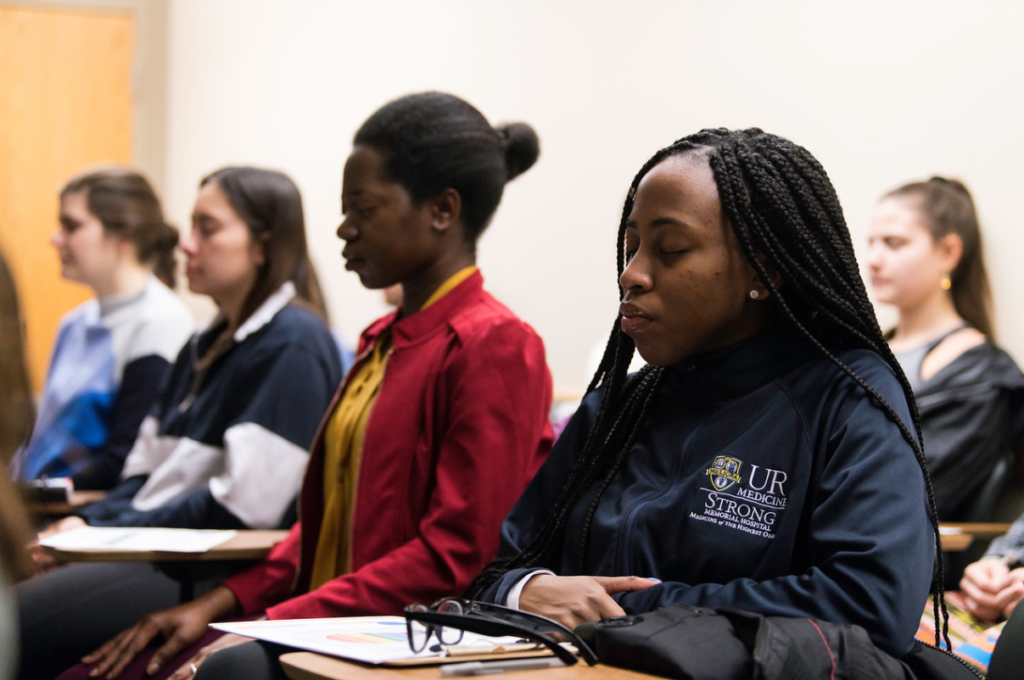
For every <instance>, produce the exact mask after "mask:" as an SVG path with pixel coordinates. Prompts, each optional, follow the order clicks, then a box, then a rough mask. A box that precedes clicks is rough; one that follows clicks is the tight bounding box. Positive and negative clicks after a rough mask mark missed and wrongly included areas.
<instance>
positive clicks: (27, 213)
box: [0, 6, 134, 392]
mask: <svg viewBox="0 0 1024 680" xmlns="http://www.w3.org/2000/svg"><path fill="white" fill-rule="evenodd" d="M133 33H134V30H133V18H132V16H131V15H130V14H128V13H116V12H103V13H100V12H92V11H80V12H76V11H68V10H50V9H36V8H23V7H17V6H13V7H12V6H0V249H2V250H3V252H4V256H5V257H6V258H7V260H8V262H9V263H10V265H11V269H12V270H13V272H14V276H15V279H16V281H17V284H18V293H19V296H20V299H21V306H22V312H23V313H24V314H25V316H26V325H27V330H28V355H29V356H28V360H29V368H30V371H31V377H32V384H33V388H34V389H35V390H36V392H39V391H41V388H42V384H43V379H44V377H45V374H46V366H47V362H48V361H49V355H50V348H51V346H52V344H53V340H54V336H55V334H56V330H57V324H58V322H59V321H60V317H61V316H63V315H64V314H65V313H66V312H67V311H68V310H70V309H71V308H72V307H74V306H75V305H77V304H78V303H80V302H82V301H84V300H87V299H88V298H89V297H90V296H91V295H92V292H91V291H90V290H89V289H88V288H86V287H85V286H82V285H80V284H75V283H69V282H66V281H64V280H62V279H61V278H60V266H59V263H58V260H57V255H56V253H55V252H54V250H53V248H52V247H51V246H50V244H49V238H50V234H51V233H53V231H54V230H55V229H56V228H57V212H58V200H57V192H58V191H59V190H60V187H61V186H62V185H63V183H64V182H65V181H66V180H67V179H68V177H70V176H71V175H73V174H75V173H76V172H78V171H80V170H82V169H84V168H86V167H88V166H90V165H95V164H97V163H111V162H113V163H121V164H128V163H130V162H131V159H132V113H133V111H132V55H133V41H134V37H133Z"/></svg>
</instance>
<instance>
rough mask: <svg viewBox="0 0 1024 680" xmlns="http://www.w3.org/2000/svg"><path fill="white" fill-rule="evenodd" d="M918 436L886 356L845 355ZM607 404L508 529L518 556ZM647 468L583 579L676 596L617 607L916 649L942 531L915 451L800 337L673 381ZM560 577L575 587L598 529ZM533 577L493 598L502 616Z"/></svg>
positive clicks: (648, 596)
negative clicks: (716, 615)
mask: <svg viewBox="0 0 1024 680" xmlns="http://www.w3.org/2000/svg"><path fill="white" fill-rule="evenodd" d="M839 357H840V359H841V360H842V361H843V362H845V363H846V364H847V365H848V366H850V367H851V368H853V370H854V371H855V372H856V373H857V374H858V375H860V376H861V377H862V378H864V379H865V380H866V381H867V382H868V384H869V385H871V386H872V387H874V389H875V390H877V391H878V393H879V394H880V395H881V396H882V398H884V399H885V400H886V401H887V402H888V403H889V404H890V405H892V407H893V409H894V410H895V411H896V413H897V414H899V416H900V418H902V419H903V421H904V422H905V423H908V424H909V423H911V419H910V413H909V409H908V406H907V401H906V398H905V397H904V394H903V391H902V389H901V388H900V385H899V383H898V382H897V380H896V377H895V375H894V374H893V372H892V370H891V369H890V368H889V366H888V365H886V364H885V363H884V361H883V360H882V359H881V357H879V356H878V355H877V354H875V353H873V352H868V351H863V350H854V351H847V352H842V353H840V354H839ZM599 404H600V394H599V393H598V392H594V393H591V394H590V395H588V396H587V398H586V399H585V400H584V401H583V404H582V406H581V407H580V409H579V411H578V412H577V413H576V415H575V416H574V417H573V419H572V420H571V421H570V423H569V425H568V426H567V428H566V430H565V432H564V433H563V434H562V436H561V438H560V439H559V440H558V442H557V443H556V445H555V448H554V450H553V451H552V453H551V456H550V457H549V458H548V460H547V462H546V463H545V464H544V466H543V467H542V468H541V470H540V472H539V473H538V474H537V476H536V477H535V478H534V480H533V482H532V484H531V485H530V486H529V488H528V489H527V490H526V492H525V494H524V495H523V496H522V498H520V500H519V501H518V503H517V504H516V506H515V507H514V508H513V510H512V512H511V513H510V514H509V516H508V517H507V518H506V520H505V522H504V524H503V525H502V536H501V538H502V553H505V552H506V551H512V553H516V552H519V551H521V550H522V548H523V547H524V546H525V545H526V543H527V542H528V541H529V539H530V537H531V536H532V535H533V533H534V532H535V531H536V529H537V528H538V527H539V526H540V524H541V523H543V521H544V520H545V519H546V518H547V516H548V514H549V512H550V509H551V507H552V505H553V503H554V500H555V498H556V497H557V495H558V492H559V490H560V489H561V487H562V486H563V484H564V481H565V479H566V477H567V475H568V473H569V470H570V469H571V467H572V465H573V462H574V459H575V454H576V452H577V451H578V450H579V449H581V448H582V446H583V442H584V440H585V438H586V434H587V432H588V430H589V429H590V427H591V425H592V423H593V421H594V419H595V417H596V413H597V409H598V406H599ZM642 428H643V429H642V431H641V432H640V434H639V435H638V437H637V440H636V443H635V445H634V446H633V449H632V451H631V452H630V454H629V455H628V456H627V458H626V459H625V461H624V462H623V464H622V467H621V468H620V469H619V471H618V473H617V474H616V476H615V478H614V479H613V480H612V482H611V485H610V486H609V487H608V489H607V490H606V491H605V492H604V494H603V495H602V497H601V500H600V502H599V504H598V506H597V510H596V512H595V514H594V518H593V522H592V525H591V528H590V532H589V540H588V541H587V544H586V556H585V562H584V564H585V569H584V573H586V574H589V575H595V576H617V575H636V576H643V577H654V578H658V579H661V580H662V581H663V583H661V584H659V585H656V586H654V587H652V588H649V589H647V590H643V591H637V592H630V593H620V594H618V595H616V596H615V599H616V600H617V601H618V602H619V604H620V605H621V606H622V608H623V609H624V610H625V611H626V612H627V613H638V612H645V611H651V610H654V609H657V608H659V607H662V606H665V605H669V604H675V603H685V604H691V605H699V606H707V607H721V606H728V607H736V608H739V609H744V610H748V611H754V612H760V613H762V614H768V615H780V616H794V617H804V616H809V617H814V618H820V619H823V620H826V621H833V622H838V623H850V624H858V625H861V626H863V627H865V628H866V629H867V630H868V632H869V633H870V635H871V638H872V640H873V641H874V642H875V644H877V645H878V646H879V647H881V648H882V649H884V650H886V651H888V652H890V653H892V654H896V655H902V654H905V653H906V652H908V651H909V650H910V648H911V646H912V644H913V636H914V633H915V631H916V629H917V625H918V620H919V618H920V616H921V612H922V610H923V607H924V604H925V600H926V599H927V596H928V590H929V583H930V581H931V575H932V565H933V549H934V543H933V539H932V529H931V524H930V522H929V519H928V514H927V504H926V496H925V489H924V479H923V475H922V473H921V469H920V467H919V466H918V463H917V461H916V459H915V457H914V453H913V449H912V448H911V447H910V445H909V444H908V443H907V442H906V440H904V439H903V437H902V436H901V434H900V432H899V430H898V429H897V426H896V425H895V424H894V423H893V422H892V421H890V420H889V419H888V418H887V417H886V415H885V413H884V412H883V411H882V410H881V409H879V408H878V407H877V406H876V405H875V404H874V403H872V400H871V399H870V398H869V397H868V395H867V394H866V393H865V392H864V390H863V389H861V388H860V387H858V386H857V385H856V384H855V383H854V382H853V381H852V380H851V379H850V378H849V377H848V376H847V375H846V374H845V373H843V372H842V371H841V370H840V369H839V368H838V367H837V366H835V365H834V364H833V363H831V362H830V361H829V360H827V359H826V358H824V357H823V356H821V355H820V354H817V353H816V351H815V350H814V349H813V348H812V347H810V346H809V345H807V344H806V343H805V342H803V341H802V340H799V339H798V338H797V337H796V336H795V335H794V334H793V333H791V332H790V331H789V330H788V329H779V330H775V331H772V332H770V333H765V334H762V335H760V336H758V337H757V338H754V339H752V340H750V341H747V342H745V343H743V344H741V345H738V346H736V347H733V348H730V349H728V350H725V351H723V352H720V353H717V354H714V355H708V356H705V357H701V358H696V359H693V360H691V361H688V362H686V363H684V364H682V365H679V366H673V367H671V368H668V369H666V375H665V377H664V379H663V381H662V384H661V387H660V392H659V394H658V395H657V397H656V399H655V401H654V402H653V404H652V406H651V411H650V413H649V415H648V417H647V420H646V421H645V423H644V424H643V425H642ZM595 493H596V485H595V488H593V489H591V490H590V491H589V492H588V493H587V494H585V495H584V497H583V498H582V500H581V502H580V503H579V505H578V506H577V507H576V508H575V510H574V511H573V513H572V514H571V516H570V519H569V523H568V525H567V530H566V536H568V537H570V538H569V539H567V540H566V544H565V546H564V548H563V551H562V557H561V560H560V561H559V563H558V564H547V565H540V566H542V567H545V568H549V569H551V570H552V571H554V572H555V573H557V574H561V575H573V574H575V572H576V570H575V565H576V561H577V560H576V557H577V554H578V545H579V541H578V539H577V538H576V537H579V536H580V535H581V533H582V525H583V521H584V515H585V513H586V510H587V508H588V507H589V506H590V504H591V502H592V500H593V497H594V494H595ZM528 571H529V570H514V571H511V572H509V573H507V574H506V575H505V576H504V577H503V578H502V579H501V580H499V581H498V582H497V583H496V584H494V585H493V586H492V587H491V588H490V589H489V590H488V591H486V592H485V593H484V596H483V599H488V600H490V601H493V602H505V600H506V598H507V595H508V593H509V591H510V590H511V588H512V587H513V586H514V585H515V583H516V582H517V581H518V580H519V578H521V577H522V576H523V575H524V574H525V573H527V572H528Z"/></svg>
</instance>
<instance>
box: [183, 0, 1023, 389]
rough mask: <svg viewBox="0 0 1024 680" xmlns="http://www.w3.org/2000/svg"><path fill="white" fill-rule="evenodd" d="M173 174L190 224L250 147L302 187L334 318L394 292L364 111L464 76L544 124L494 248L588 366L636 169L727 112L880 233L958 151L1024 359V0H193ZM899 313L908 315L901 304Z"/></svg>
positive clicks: (532, 308)
mask: <svg viewBox="0 0 1024 680" xmlns="http://www.w3.org/2000/svg"><path fill="white" fill-rule="evenodd" d="M169 16H170V41H169V73H168V98H169V109H168V118H167V131H168V144H167V153H168V162H167V172H166V177H167V186H166V197H167V200H168V204H169V212H170V214H171V215H172V216H173V218H174V219H175V220H176V221H177V222H178V223H179V224H180V225H182V226H184V225H186V223H187V218H188V214H189V211H190V209H191V201H192V199H193V198H194V193H195V187H196V184H197V182H198V180H199V178H200V177H201V176H202V174H204V173H205V172H208V171H210V170H212V169H214V168H216V167H218V166H220V165H224V164H227V163H253V164H260V165H265V166H271V167H276V168H280V169H282V170H285V171H287V172H288V173H290V174H291V175H292V176H293V177H294V178H295V179H296V180H297V181H298V183H299V185H300V186H301V188H302V190H303V192H304V196H305V204H306V214H307V219H308V222H309V233H310V238H311V242H312V244H313V251H314V259H315V261H316V264H317V266H318V268H319V272H320V275H321V278H322V280H323V282H324V284H325V288H326V289H327V293H328V296H329V300H330V303H331V310H332V313H333V315H334V321H335V325H337V326H338V327H339V328H340V330H341V331H342V334H343V336H344V337H345V338H346V339H348V340H349V341H353V340H354V339H355V337H356V336H357V334H358V331H359V329H360V328H361V327H362V326H364V325H365V324H366V323H367V322H369V321H370V320H372V319H373V318H374V317H375V316H376V315H378V314H380V313H381V311H382V310H383V305H382V303H381V302H380V296H379V293H376V292H368V291H365V290H363V289H362V288H361V287H360V286H359V283H358V281H357V279H356V278H355V276H354V275H351V274H348V273H346V272H344V270H343V269H342V267H341V262H340V258H339V252H340V249H341V245H340V242H339V241H338V240H337V239H336V238H335V236H334V228H335V226H336V225H337V222H338V217H339V201H338V194H339V189H340V187H339V184H340V177H341V166H342V163H343V161H344V158H345V156H346V154H347V153H348V150H349V143H350V140H351V137H352V134H353V132H354V131H355V129H356V128H357V127H358V125H359V124H360V123H361V122H362V120H363V119H364V118H365V117H366V116H367V115H368V114H370V113H371V112H372V111H373V110H374V109H375V108H377V107H378V106H379V105H381V104H383V103H384V102H385V101H387V100H389V99H391V98H393V97H396V96H399V95H401V94H405V93H407V92H412V91H420V90H425V89H441V90H447V91H450V92H453V93H455V94H458V95H460V96H462V97H464V98H466V99H468V100H469V101H471V102H472V103H473V104H475V105H476V106H477V107H478V108H479V109H480V110H481V111H483V113H484V114H485V115H486V116H488V117H489V118H490V119H491V120H492V122H493V121H501V120H513V119H521V120H525V121H527V122H530V123H531V124H533V125H534V126H535V127H536V129H537V130H538V132H539V134H540V137H541V141H542V145H543V152H542V155H541V159H540V161H539V163H538V165H537V166H536V167H534V168H533V169H532V170H531V171H530V172H528V173H527V174H525V175H523V176H522V177H521V178H520V179H518V180H516V181H515V182H514V183H512V184H511V185H510V186H509V188H508V190H507V191H506V194H505V199H504V202H503V205H502V207H501V208H500V209H499V211H498V215H497V217H496V219H495V221H494V223H493V225H492V227H491V230H490V232H489V233H488V234H487V235H486V236H485V238H484V240H483V242H482V244H481V248H480V261H481V265H482V267H483V269H484V272H485V275H486V276H487V280H488V286H489V288H490V289H491V290H492V292H494V293H495V294H496V295H497V296H498V297H499V298H500V299H502V300H503V301H504V302H506V304H508V305H509V306H510V307H511V308H512V309H513V310H515V311H516V312H517V313H518V314H520V315H521V316H522V317H523V318H525V319H526V320H527V321H529V322H530V323H531V324H533V326H534V327H535V328H536V329H537V330H538V331H539V332H540V333H541V335H542V336H543V337H544V339H545V342H546V343H547V348H548V354H549V362H550V364H551V368H552V371H553V373H554V376H555V384H556V387H558V388H561V389H563V390H574V389H581V388H582V387H583V386H584V385H585V383H586V381H587V379H588V378H589V376H585V375H584V363H585V360H586V354H587V351H588V350H589V348H590V347H591V345H593V343H594V342H595V341H596V340H597V339H598V338H601V337H604V336H605V334H606V332H607V330H608V329H609V328H610V326H611V324H612V322H613V319H614V316H615V309H616V299H615V296H616V293H615V281H614V234H615V229H616V226H617V220H618V214H619V212H620V210H621V204H622V198H623V195H624V191H625V188H626V187H627V186H628V183H629V181H630V179H631V178H632V176H633V174H634V173H635V172H636V170H637V169H638V168H639V166H640V165H641V164H642V163H643V162H644V161H645V160H646V159H647V157H648V156H649V155H650V154H651V153H653V152H654V151H655V150H656V149H658V148H659V147H661V146H663V145H665V144H667V143H669V142H671V141H672V140H673V139H676V138H677V137H680V136H682V135H684V134H688V133H690V132H693V131H695V130H697V129H699V128H701V127H708V126H727V127H740V126H744V127H745V126H759V127H762V128H764V129H766V130H769V131H771V132H776V133H779V134H782V135H785V136H787V137H790V138H791V139H793V140H794V141H796V142H798V143H801V144H803V145H804V146H806V147H807V148H809V149H810V150H811V151H812V152H813V153H814V154H815V155H816V156H817V157H818V158H819V159H820V160H821V161H822V163H823V164H824V165H825V167H826V169H828V171H829V172H830V174H831V177H832V179H833V181H834V182H835V184H836V186H837V188H838V190H839V194H840V197H841V199H842V200H843V204H844V206H845V208H846V214H847V218H848V220H849V223H850V227H851V230H852V232H853V235H854V239H855V240H856V241H857V243H858V244H861V245H862V244H863V242H864V238H865V236H864V234H865V224H866V221H867V219H868V215H869V213H870V210H871V208H872V205H873V203H874V202H875V200H876V199H877V197H878V196H879V195H880V194H881V193H882V192H884V191H886V190H887V189H889V188H891V187H893V186H894V185H896V184H899V183H902V182H904V181H906V180H910V179H915V178H921V177H927V176H929V175H931V174H933V173H944V174H948V175H952V176H956V177H960V178H962V179H964V180H965V181H966V182H967V183H968V185H969V186H970V187H971V189H972V190H973V191H974V193H975V196H976V198H977V201H978V204H979V206H980V209H981V214H982V219H983V225H984V228H985V230H986V239H987V242H986V250H987V255H988V258H989V266H990V270H991V272H992V274H993V278H994V287H995V291H996V303H997V312H998V320H999V325H1000V329H1001V331H1002V340H1003V343H1004V344H1005V345H1006V346H1007V347H1008V348H1009V349H1010V350H1011V351H1012V352H1013V353H1014V354H1015V355H1016V356H1017V357H1019V358H1021V359H1024V316H1022V315H1021V314H1020V313H1019V311H1020V310H1021V309H1022V306H1024V305H1022V303H1024V290H1022V287H1021V285H1019V272H1018V274H1015V273H1014V272H1015V271H1018V270H1019V267H1020V265H1019V264H1018V260H1019V254H1020V253H1021V252H1022V246H1024V232H1022V230H1020V229H1019V228H1018V224H1019V220H1020V218H1019V215H1018V213H1019V209H1018V208H1017V204H1016V203H1015V201H1016V200H1018V194H1017V192H1018V191H1019V187H1021V186H1024V163H1022V162H1021V158H1022V156H1024V126H1022V125H1021V122H1020V121H1021V113H1022V111H1024V94H1022V93H1024V88H1022V86H1021V83H1024V43H1022V42H1021V41H1020V39H1019V27H1020V26H1021V25H1024V5H1021V4H1020V3H1014V2H987V3H976V2H966V1H965V2H950V1H935V0H913V1H911V0H906V1H904V2H900V3H894V2H891V0H884V1H877V0H870V1H866V2H856V3H852V2H850V3H839V2H820V0H815V1H808V2H799V1H796V0H789V1H781V0H776V1H775V2H754V1H753V0H751V1H750V2H740V1H732V2H728V1H726V2H703V1H698V0H689V1H685V2H683V1H679V0H666V1H657V2H656V1H653V0H647V1H643V0H628V1H627V0H622V1H620V2H610V1H605V2H598V1H589V2H586V1H583V0H580V1H569V0H537V1H534V0H501V1H498V0H485V1H481V0H449V1H441V0H431V1H430V2H422V1H420V0H392V1H390V2H354V1H353V2H340V1H314V0H301V1H300V0H287V1H286V0H170V6H169ZM883 319H891V315H883Z"/></svg>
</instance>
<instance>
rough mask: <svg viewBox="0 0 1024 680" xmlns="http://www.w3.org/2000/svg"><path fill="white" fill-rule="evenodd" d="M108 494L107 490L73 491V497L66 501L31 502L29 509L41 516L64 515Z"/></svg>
mask: <svg viewBox="0 0 1024 680" xmlns="http://www.w3.org/2000/svg"><path fill="white" fill-rule="evenodd" d="M106 495H107V492H106V491H72V492H71V499H70V500H69V501H68V502H66V503H29V504H28V509H29V512H31V513H33V514H35V515H38V516H40V517H58V516H60V517H63V516H65V515H70V514H71V513H72V512H73V511H75V510H77V509H78V508H80V507H82V506H83V505H88V504H89V503H95V502H96V501H101V500H103V497H104V496H106Z"/></svg>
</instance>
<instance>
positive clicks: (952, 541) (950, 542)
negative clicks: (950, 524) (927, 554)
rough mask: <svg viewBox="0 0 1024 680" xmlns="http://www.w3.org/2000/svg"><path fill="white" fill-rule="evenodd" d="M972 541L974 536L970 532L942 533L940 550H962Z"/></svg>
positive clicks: (969, 545)
mask: <svg viewBox="0 0 1024 680" xmlns="http://www.w3.org/2000/svg"><path fill="white" fill-rule="evenodd" d="M971 543H974V536H972V535H971V534H943V535H942V552H963V551H964V550H967V549H968V548H970V547H971Z"/></svg>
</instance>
